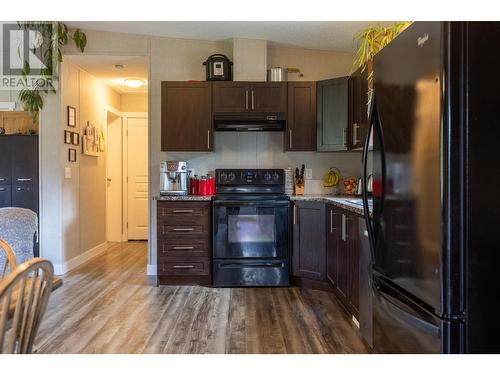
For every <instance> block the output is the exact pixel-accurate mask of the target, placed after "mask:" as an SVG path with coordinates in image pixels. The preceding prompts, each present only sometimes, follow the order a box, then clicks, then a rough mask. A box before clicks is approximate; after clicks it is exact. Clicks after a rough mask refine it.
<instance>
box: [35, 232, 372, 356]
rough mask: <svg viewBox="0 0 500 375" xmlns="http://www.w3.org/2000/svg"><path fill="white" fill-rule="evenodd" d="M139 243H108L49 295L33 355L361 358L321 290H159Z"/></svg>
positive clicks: (351, 331)
mask: <svg viewBox="0 0 500 375" xmlns="http://www.w3.org/2000/svg"><path fill="white" fill-rule="evenodd" d="M146 263H147V244H146V243H145V242H128V243H127V242H126V243H110V244H109V246H108V250H107V251H106V253H104V254H103V255H102V256H99V257H98V258H95V259H93V260H91V261H90V262H88V263H86V264H84V265H82V266H80V267H79V268H77V269H75V270H74V271H72V272H71V273H69V274H68V275H67V276H65V277H64V278H63V280H64V284H63V286H62V287H61V288H59V289H58V290H56V291H55V292H54V293H53V294H52V295H51V297H50V301H49V305H48V308H47V312H46V314H45V317H44V321H43V322H42V325H41V327H40V330H39V332H38V336H37V340H36V342H35V350H36V351H37V352H38V353H366V351H367V348H366V346H365V345H364V344H363V342H362V341H361V339H360V338H359V336H358V333H357V332H356V329H355V328H354V326H353V324H352V323H351V322H350V321H349V319H348V318H347V315H346V314H345V312H344V311H343V310H342V308H341V307H340V306H339V304H338V302H337V301H336V300H335V297H334V296H333V295H331V294H330V293H326V292H322V291H316V290H306V289H299V288H245V289H243V288H235V289H232V288H226V289H222V288H204V287H190V286H178V287H177V286H160V287H156V286H155V285H154V283H153V282H152V281H151V280H150V279H149V280H148V277H147V276H146V273H145V269H146Z"/></svg>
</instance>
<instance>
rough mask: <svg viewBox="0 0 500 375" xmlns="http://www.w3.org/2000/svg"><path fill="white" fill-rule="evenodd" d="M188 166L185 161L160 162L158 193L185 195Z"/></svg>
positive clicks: (186, 191) (186, 192)
mask: <svg viewBox="0 0 500 375" xmlns="http://www.w3.org/2000/svg"><path fill="white" fill-rule="evenodd" d="M187 194H188V168H187V162H185V161H164V162H161V163H160V195H187Z"/></svg>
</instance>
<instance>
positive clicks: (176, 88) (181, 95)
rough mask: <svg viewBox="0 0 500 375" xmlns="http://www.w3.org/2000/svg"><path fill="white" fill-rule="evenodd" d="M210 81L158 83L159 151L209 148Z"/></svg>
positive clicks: (211, 137) (210, 149) (211, 144)
mask: <svg viewBox="0 0 500 375" xmlns="http://www.w3.org/2000/svg"><path fill="white" fill-rule="evenodd" d="M212 129H213V126H212V85H211V82H162V83H161V150H162V151H212V150H213V143H214V142H213V130H212Z"/></svg>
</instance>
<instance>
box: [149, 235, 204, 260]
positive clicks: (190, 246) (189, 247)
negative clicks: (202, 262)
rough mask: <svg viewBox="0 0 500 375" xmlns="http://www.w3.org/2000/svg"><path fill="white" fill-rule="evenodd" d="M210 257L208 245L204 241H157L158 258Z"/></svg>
mask: <svg viewBox="0 0 500 375" xmlns="http://www.w3.org/2000/svg"><path fill="white" fill-rule="evenodd" d="M209 256H210V244H209V240H208V238H206V239H184V240H183V239H171V240H158V257H159V258H164V257H198V258H208V257H209Z"/></svg>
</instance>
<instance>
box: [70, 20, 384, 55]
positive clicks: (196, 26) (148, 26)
mask: <svg viewBox="0 0 500 375" xmlns="http://www.w3.org/2000/svg"><path fill="white" fill-rule="evenodd" d="M378 23H380V24H387V25H388V24H391V23H392V22H378V21H352V22H350V21H331V22H305V21H297V22H292V21H282V22H279V21H272V22H268V21H259V22H257V21H256V22H235V21H230V22H229V21H228V22H194V21H193V22H163V21H161V22H158V21H154V22H153V21H145V22H139V21H135V22H128V21H127V22H119V21H114V22H112V21H105V22H83V21H81V22H67V25H68V26H70V27H74V28H81V29H88V30H102V31H111V32H122V33H129V34H140V35H150V36H163V37H171V38H184V39H199V40H211V41H220V40H225V39H230V38H253V39H265V40H268V41H270V42H272V43H275V44H280V45H287V46H297V47H303V48H311V49H321V50H332V51H339V52H354V51H355V47H356V46H355V42H354V36H355V35H356V34H357V33H358V32H359V31H361V30H362V29H364V28H366V27H367V26H370V25H374V24H378Z"/></svg>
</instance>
